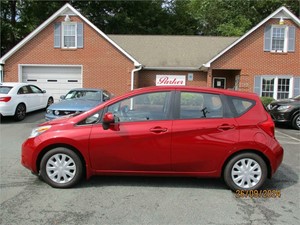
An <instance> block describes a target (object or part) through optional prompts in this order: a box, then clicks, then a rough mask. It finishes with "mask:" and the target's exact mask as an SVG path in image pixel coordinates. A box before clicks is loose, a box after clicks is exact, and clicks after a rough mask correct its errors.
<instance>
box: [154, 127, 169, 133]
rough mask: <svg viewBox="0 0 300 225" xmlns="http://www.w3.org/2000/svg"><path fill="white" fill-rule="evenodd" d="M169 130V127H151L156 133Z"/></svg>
mask: <svg viewBox="0 0 300 225" xmlns="http://www.w3.org/2000/svg"><path fill="white" fill-rule="evenodd" d="M167 131H168V129H167V128H165V127H153V128H150V132H152V133H156V134H160V133H165V132H167Z"/></svg>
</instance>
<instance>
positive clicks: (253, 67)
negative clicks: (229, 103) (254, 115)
mask: <svg viewBox="0 0 300 225" xmlns="http://www.w3.org/2000/svg"><path fill="white" fill-rule="evenodd" d="M278 21H279V19H272V20H269V21H268V22H267V23H266V24H278ZM266 24H265V25H266ZM285 24H287V25H293V26H296V46H295V49H296V50H295V52H287V53H271V52H264V28H265V25H262V26H261V27H259V28H258V29H257V30H256V31H254V32H253V33H251V34H250V35H249V36H248V37H246V38H245V39H244V40H242V41H241V42H240V43H239V44H237V45H236V46H234V47H233V48H232V49H230V50H229V51H227V52H226V53H225V54H223V55H222V56H221V57H220V58H219V59H217V60H216V61H215V62H213V63H212V65H211V69H237V70H239V69H241V74H240V75H241V76H240V90H243V91H251V92H252V91H253V85H254V76H256V75H292V76H300V41H299V40H300V29H299V27H298V26H297V25H296V24H294V23H293V22H292V21H289V20H285Z"/></svg>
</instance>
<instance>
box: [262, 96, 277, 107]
mask: <svg viewBox="0 0 300 225" xmlns="http://www.w3.org/2000/svg"><path fill="white" fill-rule="evenodd" d="M260 100H261V101H262V103H263V104H264V106H267V105H269V104H270V103H271V102H272V101H274V100H275V99H274V98H272V97H260Z"/></svg>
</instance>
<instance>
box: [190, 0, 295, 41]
mask: <svg viewBox="0 0 300 225" xmlns="http://www.w3.org/2000/svg"><path fill="white" fill-rule="evenodd" d="M281 6H286V7H287V8H288V9H289V10H291V11H292V12H293V13H294V14H295V15H297V16H299V13H300V11H299V6H300V3H299V0H255V1H254V0H190V1H189V10H190V11H191V12H192V14H193V16H194V18H195V19H196V20H197V21H198V32H199V33H200V34H202V35H217V36H220V35H221V36H241V35H242V34H244V33H245V32H246V31H247V30H249V29H250V28H252V27H254V26H255V25H256V24H258V23H259V22H260V21H262V20H263V19H264V18H266V17H267V16H269V15H270V14H271V13H272V12H274V11H275V10H276V9H278V8H279V7H281Z"/></svg>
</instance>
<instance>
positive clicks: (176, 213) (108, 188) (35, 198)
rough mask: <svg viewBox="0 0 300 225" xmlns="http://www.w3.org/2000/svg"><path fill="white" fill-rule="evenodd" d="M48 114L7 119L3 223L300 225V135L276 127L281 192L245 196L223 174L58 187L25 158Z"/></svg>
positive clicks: (276, 186) (0, 163) (1, 155)
mask: <svg viewBox="0 0 300 225" xmlns="http://www.w3.org/2000/svg"><path fill="white" fill-rule="evenodd" d="M43 121H44V111H39V112H35V113H31V114H29V115H28V116H27V118H26V119H25V120H24V121H21V122H15V121H13V120H12V119H11V118H4V119H2V121H1V124H0V142H1V143H0V224H3V225H7V224H19V225H22V224H24V225H25V224H26V225H30V224H38V225H42V224H45V225H46V224H51V225H52V224H68V225H69V224H88V225H90V224H91V225H93V224H95V225H96V224H130V225H133V224H148V225H151V224H172V225H174V224H225V225H226V224H236V225H248V224H249V225H256V224H257V225H261V224H269V225H277V224H278V225H282V224H290V225H293V224H294V225H298V224H300V207H299V204H300V184H299V173H300V133H299V131H296V130H293V129H290V128H288V127H279V128H276V138H277V139H278V140H279V142H280V143H281V144H282V146H283V147H284V149H285V154H284V159H283V163H282V165H281V166H280V168H279V169H278V171H277V172H276V174H275V175H274V177H273V178H272V179H271V180H267V182H266V184H265V185H264V187H263V189H264V190H265V191H269V190H270V191H277V192H276V193H280V196H276V197H266V196H265V197H262V196H260V197H258V196H257V197H254V196H248V197H241V196H238V195H237V194H236V193H233V192H231V191H230V190H228V189H227V187H226V186H225V185H224V183H223V182H222V180H219V179H197V178H161V177H108V176H107V177H105V176H99V177H93V178H91V179H90V180H89V181H83V182H81V183H80V184H79V185H78V186H76V187H75V188H72V189H54V188H51V187H50V186H48V185H47V184H45V183H44V182H42V181H40V180H39V179H38V178H37V177H36V176H34V175H32V174H31V173H30V171H28V170H27V169H25V168H24V167H23V166H22V165H21V163H20V150H21V144H22V143H23V141H24V140H25V139H26V138H27V137H28V135H29V134H30V132H31V129H32V128H34V127H35V126H36V125H37V124H38V123H40V122H43Z"/></svg>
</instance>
